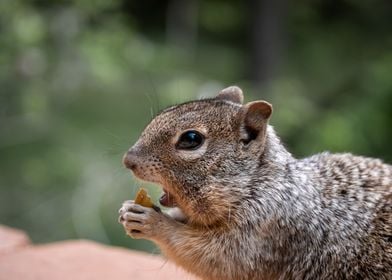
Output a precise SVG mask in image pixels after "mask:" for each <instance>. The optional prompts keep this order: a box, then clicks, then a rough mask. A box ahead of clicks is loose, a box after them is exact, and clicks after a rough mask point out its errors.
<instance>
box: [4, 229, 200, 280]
mask: <svg viewBox="0 0 392 280" xmlns="http://www.w3.org/2000/svg"><path fill="white" fill-rule="evenodd" d="M28 244H29V239H28V237H27V235H26V234H24V233H23V232H21V231H17V230H13V229H10V228H6V227H3V226H0V245H1V246H0V280H19V279H23V280H33V279H34V280H35V279H40V280H46V279H48V280H49V279H50V280H60V279H72V280H79V279H80V280H82V279H83V280H90V279H91V280H101V279H102V280H104V279H105V280H107V279H110V280H115V279H121V280H124V279H129V280H131V279H140V280H149V279H154V280H155V279H162V280H165V279H184V280H196V278H195V277H193V276H191V275H189V274H187V273H185V272H184V271H183V270H181V269H180V268H177V267H176V266H174V265H173V264H171V263H169V262H167V261H166V260H164V259H163V258H161V257H159V256H153V255H148V254H145V253H140V252H135V251H131V250H127V249H123V248H118V247H110V246H106V245H102V244H99V243H96V242H92V241H87V240H76V241H63V242H56V243H50V244H45V245H28Z"/></svg>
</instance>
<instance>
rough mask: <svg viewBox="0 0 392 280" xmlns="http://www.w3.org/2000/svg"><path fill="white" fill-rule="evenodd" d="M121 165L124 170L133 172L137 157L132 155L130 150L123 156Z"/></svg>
mask: <svg viewBox="0 0 392 280" xmlns="http://www.w3.org/2000/svg"><path fill="white" fill-rule="evenodd" d="M122 161H123V164H124V166H125V167H126V168H128V169H131V170H134V169H135V168H136V166H137V163H136V162H137V156H136V155H135V154H134V153H132V150H129V151H128V152H126V153H125V154H124V156H123V160H122Z"/></svg>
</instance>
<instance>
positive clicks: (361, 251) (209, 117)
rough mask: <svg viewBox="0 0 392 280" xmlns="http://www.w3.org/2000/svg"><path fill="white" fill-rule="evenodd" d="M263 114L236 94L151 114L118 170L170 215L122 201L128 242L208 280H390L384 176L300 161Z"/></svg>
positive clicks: (316, 159) (262, 106)
mask: <svg viewBox="0 0 392 280" xmlns="http://www.w3.org/2000/svg"><path fill="white" fill-rule="evenodd" d="M271 114H272V106H271V104H269V103H268V102H266V101H253V102H249V103H247V104H243V93H242V90H241V89H240V88H239V87H237V86H231V87H228V88H226V89H224V90H222V91H221V92H220V93H219V94H218V95H217V96H216V97H214V98H209V99H201V100H196V101H190V102H186V103H183V104H180V105H176V106H172V107H169V108H167V109H165V110H163V111H162V112H161V113H160V114H158V115H157V116H156V117H155V118H154V119H153V120H152V121H151V122H150V123H149V124H148V125H147V127H146V128H145V129H144V131H143V132H142V134H141V136H140V138H139V139H138V141H137V142H136V143H135V144H134V145H133V146H132V148H130V149H129V150H128V151H127V152H126V153H125V155H124V157H123V164H124V165H125V167H127V168H129V169H130V170H131V171H132V172H133V173H134V175H135V176H136V177H138V178H139V179H142V180H144V181H148V182H153V183H156V184H159V185H160V186H161V187H162V189H163V195H162V197H161V198H160V204H161V205H163V206H166V207H171V209H169V210H168V211H167V212H164V211H161V210H160V209H159V208H157V207H154V208H147V207H143V206H141V205H138V204H135V203H134V201H132V200H129V201H125V202H124V203H123V205H122V207H121V209H120V210H119V213H120V217H119V221H120V223H122V225H123V227H124V229H125V231H126V233H127V234H128V235H130V236H131V237H133V238H143V239H148V240H151V241H153V242H154V243H155V244H156V245H157V246H158V247H160V249H161V251H162V253H163V254H164V255H165V256H166V257H167V258H168V259H169V260H172V261H173V262H175V263H176V264H177V265H179V266H181V267H182V268H184V269H185V270H187V271H189V272H191V273H192V274H194V275H196V276H198V277H199V278H201V279H204V280H242V279H244V280H245V279H246V280H250V279H255V280H256V279H257V280H259V279H378V280H380V279H392V165H389V164H386V163H383V162H382V161H381V160H379V159H373V158H366V157H362V156H355V155H352V154H349V153H344V154H332V153H328V152H324V153H321V154H317V155H313V156H310V157H308V158H304V159H296V158H294V157H293V156H292V155H291V154H290V153H289V152H288V151H287V150H286V148H285V147H284V146H283V144H282V142H281V141H280V139H279V138H278V137H277V135H276V133H275V131H274V129H273V127H272V126H271V125H269V119H270V117H271Z"/></svg>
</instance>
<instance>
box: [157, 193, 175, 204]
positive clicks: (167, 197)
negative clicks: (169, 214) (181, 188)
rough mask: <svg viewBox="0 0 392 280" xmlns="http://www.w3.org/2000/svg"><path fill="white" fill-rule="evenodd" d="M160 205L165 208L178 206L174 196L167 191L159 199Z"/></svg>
mask: <svg viewBox="0 0 392 280" xmlns="http://www.w3.org/2000/svg"><path fill="white" fill-rule="evenodd" d="M159 203H160V204H161V205H162V206H165V207H176V206H177V203H176V201H175V199H174V196H173V195H171V194H170V193H169V192H168V191H166V190H165V189H164V190H163V194H162V196H161V197H160V198H159Z"/></svg>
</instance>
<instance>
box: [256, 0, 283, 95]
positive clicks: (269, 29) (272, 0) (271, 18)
mask: <svg viewBox="0 0 392 280" xmlns="http://www.w3.org/2000/svg"><path fill="white" fill-rule="evenodd" d="M250 3H251V5H250V8H251V11H250V13H251V56H250V59H251V61H250V65H251V69H250V70H251V77H252V81H253V83H254V85H255V87H257V88H260V87H265V86H266V85H268V83H269V82H270V81H271V80H272V79H273V78H274V76H275V75H276V72H277V70H278V69H277V68H278V66H279V63H280V61H281V55H282V44H283V40H282V39H283V38H282V37H283V36H282V35H283V34H282V27H283V24H284V17H285V15H286V5H287V2H286V0H250Z"/></svg>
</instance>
